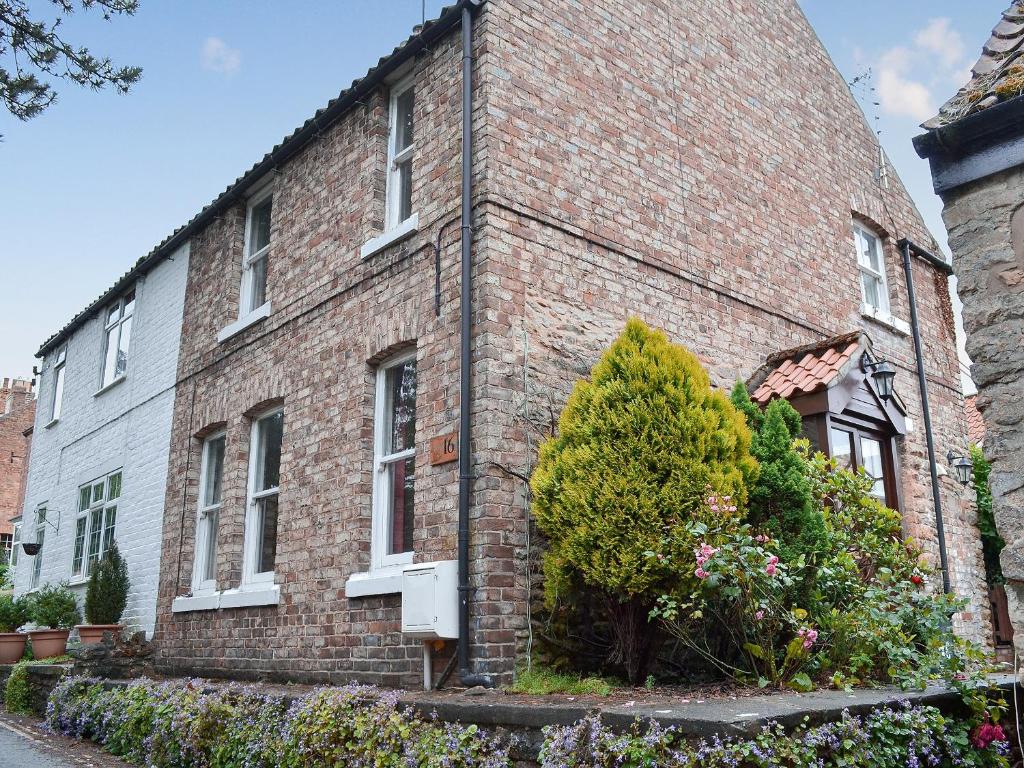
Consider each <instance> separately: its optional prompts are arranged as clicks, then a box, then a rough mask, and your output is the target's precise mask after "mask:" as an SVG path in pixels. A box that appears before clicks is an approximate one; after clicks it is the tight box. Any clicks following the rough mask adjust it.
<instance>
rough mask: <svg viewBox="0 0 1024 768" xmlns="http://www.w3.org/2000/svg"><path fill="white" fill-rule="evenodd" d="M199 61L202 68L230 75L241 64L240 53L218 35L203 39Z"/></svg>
mask: <svg viewBox="0 0 1024 768" xmlns="http://www.w3.org/2000/svg"><path fill="white" fill-rule="evenodd" d="M200 61H201V62H202V65H203V69H208V70H210V71H211V72H218V73H219V74H222V75H227V76H228V77H230V76H231V75H233V74H235V73H236V72H237V71H238V70H239V68H240V67H241V66H242V54H241V52H240V51H239V50H238V49H237V48H232V47H231V46H229V45H228V44H227V43H225V42H224V41H223V40H221V39H220V38H219V37H208V38H206V39H205V40H204V41H203V50H202V54H201V56H200Z"/></svg>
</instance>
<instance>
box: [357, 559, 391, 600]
mask: <svg viewBox="0 0 1024 768" xmlns="http://www.w3.org/2000/svg"><path fill="white" fill-rule="evenodd" d="M401 591H402V569H401V567H399V568H396V569H388V570H378V571H368V572H366V573H353V574H352V575H351V576H349V577H348V581H346V582H345V597H348V598H353V597H370V596H372V595H397V594H400V593H401Z"/></svg>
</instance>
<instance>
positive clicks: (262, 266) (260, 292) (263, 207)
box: [238, 183, 274, 319]
mask: <svg viewBox="0 0 1024 768" xmlns="http://www.w3.org/2000/svg"><path fill="white" fill-rule="evenodd" d="M273 195H274V187H273V184H272V183H267V184H265V185H264V186H261V187H260V188H259V189H258V190H257V191H256V192H254V193H253V194H252V195H251V196H250V197H249V201H248V204H247V206H246V211H245V243H244V246H243V249H242V288H241V291H240V293H239V303H238V317H239V319H241V318H243V317H246V316H247V315H249V314H250V313H251V312H252V311H253V310H255V309H256V308H257V307H261V306H263V305H264V304H266V303H267V262H268V261H269V258H270V221H271V214H272V211H273V200H274V197H273Z"/></svg>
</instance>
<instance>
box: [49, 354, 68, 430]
mask: <svg viewBox="0 0 1024 768" xmlns="http://www.w3.org/2000/svg"><path fill="white" fill-rule="evenodd" d="M67 356H68V348H67V345H64V346H63V347H61V348H60V349H59V350H57V356H56V358H54V361H53V397H52V398H51V400H50V421H56V420H57V419H59V418H60V412H61V407H62V406H63V404H64V364H65V362H66V361H67Z"/></svg>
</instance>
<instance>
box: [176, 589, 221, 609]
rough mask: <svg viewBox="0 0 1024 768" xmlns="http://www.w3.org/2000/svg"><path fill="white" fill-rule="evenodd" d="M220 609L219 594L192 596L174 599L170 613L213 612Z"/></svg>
mask: <svg viewBox="0 0 1024 768" xmlns="http://www.w3.org/2000/svg"><path fill="white" fill-rule="evenodd" d="M218 608H220V593H219V592H214V593H212V594H209V595H193V596H192V597H176V598H174V601H173V602H172V603H171V613H186V612H188V611H215V610H217V609H218Z"/></svg>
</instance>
